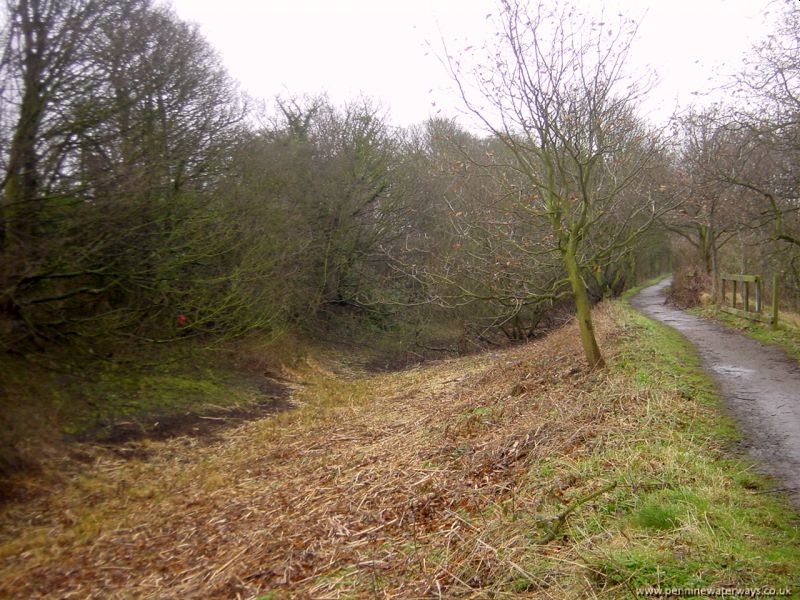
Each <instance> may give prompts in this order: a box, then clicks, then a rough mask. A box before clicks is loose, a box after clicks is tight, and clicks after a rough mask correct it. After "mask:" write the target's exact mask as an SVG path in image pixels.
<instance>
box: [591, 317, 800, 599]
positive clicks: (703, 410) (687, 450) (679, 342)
mask: <svg viewBox="0 0 800 600" xmlns="http://www.w3.org/2000/svg"><path fill="white" fill-rule="evenodd" d="M621 308H622V314H623V315H624V318H625V321H626V323H627V326H628V329H629V331H630V334H631V337H630V338H629V339H628V340H626V341H625V342H624V344H623V350H622V352H621V353H620V354H619V355H618V357H617V360H616V361H615V362H614V364H613V366H612V369H614V370H617V371H621V372H623V373H627V374H629V375H631V376H632V379H633V381H635V382H636V384H637V385H639V386H642V388H643V389H648V391H649V392H650V396H651V398H653V399H654V398H659V397H661V398H662V399H663V400H664V402H663V404H661V405H660V406H659V405H658V404H652V405H651V406H650V407H649V408H648V411H647V413H645V415H643V416H644V417H645V418H644V419H642V421H641V425H640V429H639V435H638V436H637V437H638V441H637V442H635V443H629V444H621V445H620V447H619V448H618V449H617V451H618V452H622V453H623V454H625V455H626V457H627V458H626V460H627V461H628V464H629V465H630V466H629V467H628V468H625V469H622V470H621V472H619V473H618V476H620V477H621V478H622V479H623V480H627V481H639V482H641V483H640V485H639V491H638V493H632V494H629V493H625V492H627V490H625V489H624V488H623V490H624V491H621V492H620V493H619V494H618V496H617V498H615V499H614V501H613V502H612V503H611V505H610V506H609V507H608V508H607V512H608V513H609V514H610V515H617V517H618V518H617V519H611V520H609V521H606V520H603V521H602V522H597V523H594V524H593V527H594V529H604V530H605V531H607V532H608V534H609V536H610V539H611V540H614V543H607V544H600V545H599V547H598V548H597V549H596V550H595V551H594V552H593V553H592V556H593V558H592V559H590V564H592V565H593V567H594V568H595V569H596V570H597V571H598V572H599V573H602V576H599V577H600V579H601V580H602V581H603V583H605V584H611V585H614V584H617V585H624V586H626V587H628V588H630V587H639V586H650V585H652V586H655V585H660V586H662V587H696V586H701V587H702V586H712V585H713V586H750V587H752V586H772V587H779V586H781V587H793V588H795V589H796V591H797V593H800V579H799V577H800V545H798V542H800V521H798V514H797V512H796V511H795V510H794V509H793V508H792V507H790V506H789V504H788V500H787V499H786V498H784V497H781V496H775V495H772V494H766V493H763V492H765V491H768V490H769V489H770V488H771V487H773V486H774V484H772V482H770V481H769V480H767V479H766V478H764V477H762V476H760V475H758V474H756V472H755V471H754V469H753V465H752V464H750V463H749V462H748V461H746V460H744V459H740V458H736V457H733V456H731V455H730V454H729V453H728V452H727V451H726V448H728V447H729V446H730V442H731V441H733V440H734V439H736V438H737V436H738V434H737V432H736V429H735V427H734V425H733V424H732V423H731V422H730V421H729V420H728V419H727V418H726V417H723V416H722V415H721V412H720V407H719V401H718V399H717V397H716V396H715V394H714V392H713V386H712V383H711V381H710V380H709V378H708V377H707V376H706V375H705V374H704V373H703V372H702V371H701V369H700V366H699V360H698V357H697V355H696V354H695V352H694V350H693V349H692V348H691V346H690V345H689V344H688V342H686V340H685V339H684V338H683V337H682V336H681V335H680V334H678V333H677V332H675V331H674V330H672V329H670V328H667V327H665V326H662V325H660V324H657V323H654V322H653V321H650V320H649V319H646V318H645V317H643V316H641V315H639V314H638V313H635V312H634V311H633V310H632V309H630V308H629V307H628V306H624V305H623V306H622V307H621ZM670 398H672V400H670ZM676 398H677V402H676V401H675V399H676ZM650 401H651V402H652V399H651V400H650ZM596 460H597V459H594V460H591V461H588V462H589V463H591V462H596ZM583 468H584V469H586V470H589V471H591V464H587V465H584V466H583ZM591 525H592V524H591V523H584V524H582V525H580V526H579V527H580V528H581V529H582V530H583V529H588V530H591V528H592V527H591ZM618 534H619V535H622V538H623V539H624V540H625V541H624V543H619V542H620V538H619V537H618Z"/></svg>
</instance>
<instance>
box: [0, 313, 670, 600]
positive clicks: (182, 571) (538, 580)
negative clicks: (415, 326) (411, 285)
mask: <svg viewBox="0 0 800 600" xmlns="http://www.w3.org/2000/svg"><path fill="white" fill-rule="evenodd" d="M609 310H610V309H608V308H601V309H599V310H598V311H597V313H596V320H597V329H598V332H599V336H600V338H601V341H602V343H603V346H604V347H612V346H613V345H612V344H611V343H610V340H611V339H612V338H615V337H618V336H620V335H621V333H622V330H621V328H620V326H619V325H618V324H616V322H615V321H614V319H612V318H611V317H610V316H609V314H608V311H609ZM330 368H331V366H330V365H328V366H327V368H326V366H325V365H321V364H318V363H314V362H309V363H308V364H307V365H305V366H303V367H298V369H297V371H296V372H294V373H293V374H292V376H293V377H294V378H296V379H298V378H299V379H302V380H304V381H305V386H304V387H303V389H302V390H301V391H299V392H298V393H297V398H296V400H297V402H298V404H299V408H298V409H297V410H295V411H292V412H290V413H284V414H281V415H279V416H277V417H274V418H268V419H263V420H260V421H256V422H251V423H248V424H246V425H243V426H242V427H239V428H237V429H235V430H231V431H229V432H227V433H226V434H225V435H224V437H223V438H222V440H221V441H219V442H216V443H214V444H212V445H202V444H199V443H198V442H197V441H196V440H192V439H189V438H182V439H176V440H172V441H168V442H146V444H147V446H148V447H147V450H148V451H149V457H148V458H147V459H146V460H133V461H130V460H123V459H120V458H118V457H116V456H114V455H112V454H110V453H109V452H107V451H105V450H102V449H100V448H84V449H83V452H84V455H85V457H91V460H92V463H91V464H90V465H83V466H82V467H81V468H75V466H74V464H73V465H72V466H69V465H70V464H71V463H65V462H63V461H62V462H56V461H54V462H53V464H52V465H51V469H60V470H61V471H62V474H63V473H66V475H64V476H63V477H62V479H64V480H65V481H62V482H61V483H51V485H52V486H53V487H52V489H50V490H49V493H45V494H42V495H40V496H39V497H38V498H35V499H32V500H31V501H30V502H28V503H26V504H16V505H8V506H6V507H5V508H4V512H3V514H2V515H0V582H1V583H0V596H6V597H14V598H38V597H59V598H247V597H257V596H258V595H259V594H266V593H267V592H268V591H270V590H272V591H273V592H274V594H273V595H272V596H266V597H270V598H283V597H297V598H304V597H307V598H337V597H341V596H347V597H376V596H377V597H387V598H388V597H408V598H419V597H439V596H448V597H452V596H455V595H460V596H461V597H484V596H485V595H486V594H487V593H489V592H490V591H491V592H494V593H497V594H499V595H500V597H503V596H509V597H510V596H514V597H516V596H519V595H524V596H526V597H543V598H563V597H574V596H576V595H581V596H583V595H591V594H593V592H592V589H594V588H593V586H592V585H591V584H590V581H589V580H590V579H591V577H592V573H591V570H590V569H588V570H587V568H586V567H585V566H584V565H583V563H582V561H581V560H580V556H579V555H578V554H576V550H575V548H573V547H572V546H570V545H569V544H567V543H562V540H561V539H560V537H559V536H558V535H556V536H554V537H555V541H553V542H552V543H550V544H547V545H541V546H539V547H538V549H537V543H538V542H542V541H543V540H544V539H546V537H547V532H548V529H547V522H546V521H543V520H542V519H541V515H551V516H552V515H554V514H556V513H557V512H558V511H559V510H560V509H562V508H563V507H564V506H568V505H569V503H570V501H575V499H576V498H581V497H585V496H586V495H587V494H590V493H591V492H593V491H596V490H598V489H600V488H601V487H602V486H603V485H605V484H606V483H608V481H604V480H598V479H596V478H589V479H586V480H582V479H580V478H579V477H577V476H574V475H572V476H569V477H565V478H558V477H556V478H553V479H550V480H546V479H539V480H537V479H534V478H532V477H531V475H530V472H531V465H535V464H541V463H543V462H544V461H547V460H548V459H550V458H553V457H557V458H558V460H559V461H561V462H562V463H563V462H565V461H566V462H569V461H570V460H577V459H578V458H579V457H581V456H586V455H587V454H589V453H591V452H592V451H593V449H594V448H595V447H600V446H602V445H603V443H605V441H606V440H607V439H610V437H609V436H611V435H613V436H623V437H624V436H625V435H628V434H630V435H633V434H634V432H635V429H636V421H635V419H631V418H630V415H631V414H632V413H633V412H636V411H638V410H639V409H638V408H636V407H638V406H639V405H640V404H641V403H640V402H639V400H640V399H639V397H638V396H637V392H635V391H631V390H630V388H629V386H628V385H627V383H626V382H625V381H624V378H622V376H620V375H609V374H608V373H591V372H586V371H585V369H584V364H583V360H582V358H581V352H580V347H579V343H578V341H577V335H575V332H574V331H573V325H568V326H567V327H565V328H564V329H562V330H559V331H556V332H554V333H553V334H551V335H549V336H547V337H546V338H545V339H543V340H541V341H539V342H536V343H532V344H529V345H526V346H524V347H519V348H516V349H512V350H508V351H504V352H498V353H492V354H484V355H480V356H474V357H469V358H464V359H458V360H451V361H442V362H438V363H434V364H429V365H426V366H423V367H416V368H412V369H409V370H406V371H403V372H399V373H390V374H378V375H375V374H360V373H350V374H347V373H341V372H340V373H338V374H334V373H332V372H331V371H330ZM598 389H602V390H603V394H602V399H600V400H599V399H598V397H599V396H598V394H597V393H596V391H597V390H598ZM68 466H69V468H67V467H68ZM653 468H654V469H657V468H658V465H654V466H653ZM45 481H46V479H45ZM582 510H583V509H582ZM586 510H591V506H590V505H587V507H586ZM531 552H534V553H540V554H541V555H543V556H547V557H548V561H549V564H551V565H553V564H555V565H560V566H558V567H557V568H555V569H553V568H551V569H550V570H549V571H547V572H531V570H530V566H529V562H530V561H527V562H526V558H525V557H526V556H530V553H531ZM567 574H569V577H565V575H567ZM515 580H519V581H522V582H523V583H524V586H520V585H519V583H516V584H515ZM525 582H526V583H525ZM515 585H516V587H515ZM576 586H577V587H576Z"/></svg>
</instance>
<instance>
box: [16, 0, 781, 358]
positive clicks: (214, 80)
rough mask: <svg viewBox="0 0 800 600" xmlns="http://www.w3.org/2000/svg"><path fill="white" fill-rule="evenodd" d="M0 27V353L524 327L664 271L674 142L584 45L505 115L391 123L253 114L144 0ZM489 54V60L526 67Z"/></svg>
mask: <svg viewBox="0 0 800 600" xmlns="http://www.w3.org/2000/svg"><path fill="white" fill-rule="evenodd" d="M507 4H508V6H505V5H504V7H502V8H503V10H502V11H501V13H502V15H503V18H505V19H507V20H508V22H511V21H512V20H513V19H515V18H520V13H519V10H517V12H514V11H513V10H511V9H512V8H513V6H512V4H511V3H507ZM517 9H519V6H517ZM540 16H541V15H540ZM555 16H557V15H555ZM527 26H528V27H529V29H528V30H527V33H526V34H525V35H530V34H532V35H534V37H535V36H536V35H538V34H537V29H536V24H535V23H534V24H533V25H531V22H530V21H528V22H527ZM562 33H563V32H562ZM521 35H522V34H521ZM598 35H599V33H598ZM603 35H604V34H603ZM616 41H618V40H617V39H616V38H615V42H616ZM3 43H4V44H3V54H2V63H1V64H0V69H1V70H2V71H1V73H0V75H2V85H1V87H0V161H2V162H1V163H0V168H2V171H3V174H4V179H3V186H2V196H0V346H1V347H2V349H3V350H5V351H8V350H25V349H31V348H37V347H38V348H46V347H48V346H50V345H54V344H56V345H65V344H77V345H78V346H83V347H88V348H91V347H92V346H94V345H96V344H103V343H106V342H110V341H114V340H117V341H118V340H120V339H126V340H134V341H147V340H149V341H162V342H163V341H170V340H181V339H186V338H192V337H194V336H206V337H209V338H216V337H219V336H223V337H224V336H233V335H239V334H242V333H245V332H248V331H253V330H259V331H275V330H278V329H283V328H287V327H297V328H313V327H315V326H317V325H319V324H320V323H323V322H326V321H327V320H329V319H330V318H331V316H332V315H334V316H335V315H338V314H342V313H344V312H346V313H347V314H348V315H350V316H351V317H354V318H355V319H356V320H357V321H358V320H361V321H363V322H364V323H365V324H367V325H369V326H370V327H372V328H375V327H377V328H381V327H387V328H388V327H391V326H393V324H394V323H396V322H398V321H406V322H410V323H414V322H416V323H425V322H428V321H430V319H431V315H433V314H435V315H436V318H437V319H445V320H448V319H449V320H451V321H452V323H453V324H455V325H456V326H457V328H459V329H461V330H463V331H464V332H465V334H466V335H472V336H474V337H475V339H481V338H484V339H502V338H506V339H525V338H527V337H530V336H531V335H533V334H534V333H535V332H536V329H537V326H538V325H539V324H540V323H541V322H542V319H543V318H544V317H545V315H547V314H548V311H550V310H551V309H552V308H553V307H569V306H574V304H575V302H576V298H577V299H578V300H580V299H581V298H580V297H581V293H579V290H583V291H584V292H585V293H586V295H587V297H588V299H589V301H596V300H599V299H600V298H602V297H604V296H606V295H609V294H614V293H618V292H620V291H621V290H622V289H624V287H625V286H626V285H628V284H630V283H631V282H632V281H634V280H635V279H637V278H641V277H642V276H648V275H652V274H655V273H657V272H659V271H662V270H664V269H666V268H668V267H669V265H670V260H671V258H670V240H669V233H668V231H667V229H665V228H664V227H655V226H652V225H655V223H656V221H658V220H661V221H662V222H663V221H664V215H665V214H666V210H667V209H669V208H672V207H673V206H674V205H675V202H676V198H678V196H679V195H680V194H679V193H678V190H679V188H680V186H681V185H682V184H683V181H682V177H683V176H682V175H680V173H682V171H681V169H682V168H684V167H683V166H682V165H681V163H680V162H679V160H680V159H681V153H680V152H679V151H672V150H671V149H669V148H668V145H667V141H668V140H667V139H666V138H665V137H664V136H662V135H660V134H658V133H657V132H654V131H652V130H651V129H650V128H649V127H647V126H646V125H645V124H644V123H643V122H642V121H641V120H640V119H638V117H636V116H635V114H636V113H635V109H636V103H637V101H638V96H637V95H636V94H633V93H629V94H628V95H625V94H623V95H622V96H620V95H619V94H615V93H612V91H611V90H612V89H616V88H615V87H614V86H616V85H617V83H618V77H619V73H617V72H616V71H614V70H613V69H607V70H603V69H596V68H595V67H594V66H593V63H592V62H591V61H589V60H585V59H586V56H587V55H586V49H585V48H574V47H573V48H571V49H570V48H566V49H565V48H564V47H563V45H562V48H561V52H562V53H566V54H561V55H558V56H555V55H554V56H550V57H545V58H546V59H547V60H545V61H544V62H540V63H537V68H538V69H540V70H542V69H544V70H545V71H546V70H547V69H552V68H554V66H555V65H557V64H559V62H558V61H559V60H560V61H562V62H561V64H566V63H569V64H573V65H574V68H573V70H572V73H573V75H570V77H573V78H572V79H568V78H567V76H566V75H564V79H563V81H562V80H555V79H552V81H551V83H552V86H551V87H550V88H547V87H546V86H544V87H543V86H541V85H540V86H539V87H537V88H536V91H535V93H534V94H533V95H532V96H529V103H528V104H527V105H525V106H523V108H522V109H521V110H520V108H519V106H518V104H519V99H520V98H521V97H523V98H524V96H521V95H519V94H517V92H519V91H522V92H526V93H528V92H531V90H532V89H533V88H531V89H530V90H526V89H525V85H527V84H526V82H524V81H522V82H516V83H514V82H512V83H511V84H508V87H506V88H502V87H499V88H497V89H496V90H495V91H494V92H492V93H496V94H497V98H498V99H499V98H501V97H505V98H509V99H510V104H509V106H510V112H508V113H507V114H508V115H510V116H509V118H508V119H505V120H503V121H501V122H500V124H498V123H492V122H490V120H487V123H486V124H487V128H486V131H487V133H486V135H485V136H480V135H475V134H473V133H470V132H469V131H468V130H466V129H464V128H463V127H461V126H459V125H458V124H457V122H456V121H453V120H449V119H431V120H429V121H427V122H425V123H423V124H420V125H419V126H417V127H411V128H396V127H392V126H391V125H390V124H389V123H388V122H387V119H386V118H385V112H384V110H383V109H382V108H381V107H379V106H377V105H376V104H375V103H373V102H372V101H370V100H369V99H355V100H353V101H352V102H350V103H348V104H347V105H344V106H335V105H333V104H332V103H331V102H330V101H328V100H327V99H326V97H325V96H319V97H314V98H291V97H289V98H283V99H279V100H278V101H276V102H275V105H274V108H272V109H268V110H264V109H260V110H256V109H254V107H253V105H254V102H252V101H251V100H249V99H248V98H246V97H245V96H244V95H243V94H241V93H240V91H239V90H238V88H237V86H236V84H235V83H234V82H233V81H232V80H231V78H230V77H229V75H228V74H227V73H226V71H225V69H224V68H223V66H222V64H221V61H220V58H219V56H218V55H217V53H216V52H215V51H214V49H213V48H211V47H210V46H209V44H208V43H207V42H206V40H205V39H203V37H202V36H201V35H200V33H199V32H198V29H197V27H196V26H194V25H190V24H187V23H185V22H183V21H181V20H180V19H179V18H178V17H177V16H176V15H175V14H174V13H173V12H172V11H171V10H170V9H168V8H165V7H163V6H162V5H160V4H155V3H152V2H149V1H148V0H19V1H15V0H9V2H7V3H6V5H5V27H4V30H3ZM553 47H556V46H553ZM511 48H512V51H511V53H510V54H509V58H508V59H507V61H506V62H505V63H503V64H500V63H498V64H496V65H494V66H493V68H494V69H495V72H496V73H500V74H505V75H506V76H511V75H513V74H514V73H516V72H517V70H515V69H514V68H513V66H514V64H517V65H519V64H524V62H525V61H530V60H532V58H531V56H529V55H526V54H524V53H523V54H519V55H516V54H515V53H514V51H513V46H511ZM625 52H627V46H626V45H624V44H623V46H622V47H621V49H620V50H619V55H620V56H623V57H624V54H625ZM609 56H610V55H609ZM514 61H517V62H516V63H515V62H514ZM520 61H522V62H520ZM548 61H549V62H548ZM569 61H572V62H571V63H570V62H569ZM581 69H583V72H582V77H577V78H576V77H575V75H574V74H575V73H578V74H579V75H580V74H581ZM453 74H454V77H455V78H456V79H457V80H463V79H464V78H465V75H464V74H461V73H458V72H457V71H455V70H454V73H453ZM264 76H265V77H269V72H268V65H267V66H265V73H264ZM459 78H460V79H459ZM506 79H508V77H506ZM580 81H583V84H581V85H583V86H584V87H583V88H581V87H580V85H579V82H580ZM553 82H555V83H553ZM576 82H577V83H576ZM514 85H516V86H517V87H516V88H515V87H514ZM604 86H605V87H604ZM484 92H485V90H484ZM536 94H539V96H536ZM485 97H487V98H491V94H485ZM465 100H466V101H467V102H468V103H467V106H468V108H469V109H470V110H472V109H473V107H474V104H469V98H465ZM548 102H549V104H548ZM496 107H497V108H502V107H503V104H502V102H498V103H496ZM515 107H516V108H515ZM514 110H516V111H517V112H514ZM548 111H551V112H548ZM476 114H477V113H476ZM478 116H479V117H480V116H481V115H480V114H478ZM786 223H787V222H786V217H785V216H784V226H785V227H787V228H788V224H786ZM679 226H681V225H680V224H678V223H670V227H671V228H674V227H679ZM787 230H788V229H787ZM576 286H577V287H576Z"/></svg>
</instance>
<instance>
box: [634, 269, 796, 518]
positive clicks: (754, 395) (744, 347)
mask: <svg viewBox="0 0 800 600" xmlns="http://www.w3.org/2000/svg"><path fill="white" fill-rule="evenodd" d="M669 283H670V280H669V279H667V280H664V281H662V282H661V283H658V284H656V285H654V286H651V287H649V288H646V289H644V290H642V291H641V292H640V293H639V294H638V295H637V296H636V297H635V298H634V299H633V300H632V302H631V304H632V305H633V306H634V307H636V308H637V309H638V310H640V311H641V312H643V313H645V314H646V315H648V316H649V317H651V318H653V319H656V320H657V321H661V322H662V323H665V324H666V325H669V326H670V327H673V328H675V329H677V330H678V331H680V332H681V333H682V334H683V335H684V336H685V337H686V338H687V339H688V340H689V341H690V342H692V344H694V346H695V347H696V348H697V350H698V351H699V353H700V356H701V357H702V359H703V362H704V366H705V368H706V370H707V371H708V372H709V373H710V374H711V375H712V376H713V378H714V380H715V381H716V383H717V386H718V388H719V391H720V393H721V395H722V396H723V397H724V398H725V400H726V402H727V406H728V409H729V410H730V412H731V414H732V416H733V417H734V418H735V419H736V421H737V423H738V424H739V427H740V429H741V431H742V432H743V433H744V437H745V441H744V442H743V446H744V447H745V449H746V450H747V451H748V452H749V453H750V455H751V456H752V457H753V458H754V459H755V460H757V461H758V462H759V464H760V465H761V466H762V468H763V469H764V471H765V472H767V473H769V474H770V475H773V476H775V477H776V478H778V479H779V480H781V481H782V483H783V485H784V486H785V489H786V491H788V492H789V493H790V494H791V496H792V498H793V499H794V501H795V503H798V504H800V368H798V365H797V363H796V362H795V361H793V360H791V359H790V358H789V357H788V356H786V354H784V353H783V352H782V351H781V350H780V349H778V348H774V347H771V346H767V345H765V344H762V343H761V342H758V341H756V340H753V339H751V338H748V337H745V336H744V335H742V334H740V333H737V332H735V331H731V330H729V329H727V328H725V327H723V326H721V325H718V324H716V323H713V322H711V321H708V320H706V319H702V318H700V317H695V316H693V315H689V314H687V313H685V312H683V311H681V310H678V309H676V308H673V307H670V306H666V305H665V304H664V301H665V297H664V288H666V287H667V286H668V285H669Z"/></svg>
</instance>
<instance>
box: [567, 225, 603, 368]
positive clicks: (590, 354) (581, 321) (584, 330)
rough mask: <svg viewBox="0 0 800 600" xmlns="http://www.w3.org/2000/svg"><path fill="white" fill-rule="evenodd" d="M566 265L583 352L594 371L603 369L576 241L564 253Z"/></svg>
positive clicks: (569, 244) (572, 241)
mask: <svg viewBox="0 0 800 600" xmlns="http://www.w3.org/2000/svg"><path fill="white" fill-rule="evenodd" d="M564 265H565V266H566V268H567V277H568V278H569V283H570V286H571V287H572V296H573V298H574V299H575V311H576V313H577V318H578V330H579V331H580V336H581V344H582V345H583V352H584V354H585V355H586V361H587V362H588V363H589V367H590V368H592V369H602V368H603V367H605V361H604V360H603V355H602V354H601V353H600V347H599V346H598V345H597V339H596V338H595V335H594V326H593V325H592V305H591V303H590V302H589V296H588V294H587V293H586V286H585V285H584V284H583V280H582V279H581V273H580V267H579V266H578V261H577V258H576V248H575V241H574V240H573V239H570V241H569V242H568V243H567V245H566V250H565V251H564Z"/></svg>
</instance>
